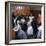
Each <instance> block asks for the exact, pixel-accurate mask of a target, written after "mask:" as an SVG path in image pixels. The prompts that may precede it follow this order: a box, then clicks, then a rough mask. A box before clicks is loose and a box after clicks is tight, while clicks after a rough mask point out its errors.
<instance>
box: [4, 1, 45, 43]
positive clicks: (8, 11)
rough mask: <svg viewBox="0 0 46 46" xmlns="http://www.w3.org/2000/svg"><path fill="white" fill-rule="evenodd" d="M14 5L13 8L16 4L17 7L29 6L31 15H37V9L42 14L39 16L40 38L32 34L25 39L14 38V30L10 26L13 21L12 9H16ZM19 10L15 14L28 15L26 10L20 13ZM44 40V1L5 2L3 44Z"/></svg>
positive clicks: (41, 41)
mask: <svg viewBox="0 0 46 46" xmlns="http://www.w3.org/2000/svg"><path fill="white" fill-rule="evenodd" d="M14 6H15V8H18V7H16V6H19V8H20V6H22V7H24V6H25V7H26V8H27V9H28V7H30V8H31V13H32V14H31V16H33V15H34V16H35V15H37V11H38V13H40V15H41V16H42V17H41V23H42V24H41V25H42V28H41V29H42V33H41V38H34V36H33V37H32V38H29V39H28V38H27V39H26V38H25V39H24V38H22V39H21V38H20V39H19V38H18V39H17V38H15V37H16V32H15V31H13V29H12V27H14V25H12V22H13V21H12V13H13V11H16V9H14ZM25 7H24V8H25ZM33 10H34V11H33ZM36 10H37V11H36ZM18 11H19V10H18ZM21 12H22V11H21ZM21 12H20V11H19V13H18V14H17V15H20V14H21V15H22V14H23V15H28V14H29V13H28V12H27V13H25V12H24V13H23V12H22V13H21ZM36 18H37V17H36ZM36 20H37V19H36ZM38 20H39V19H38ZM13 24H14V23H13ZM20 36H21V35H20ZM24 37H26V36H25V35H24ZM30 37H31V36H30ZM44 42H45V3H33V2H15V1H8V2H5V44H26V43H44Z"/></svg>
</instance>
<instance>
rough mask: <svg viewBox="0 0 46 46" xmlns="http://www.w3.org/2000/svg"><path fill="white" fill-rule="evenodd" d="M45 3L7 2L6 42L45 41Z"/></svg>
mask: <svg viewBox="0 0 46 46" xmlns="http://www.w3.org/2000/svg"><path fill="white" fill-rule="evenodd" d="M44 10H45V9H44V3H31V2H30V3H29V2H6V3H5V13H6V14H5V21H6V23H5V24H6V30H5V38H6V41H5V42H6V43H9V44H16V43H35V42H36V43H37V42H44V34H45V33H44V32H45V31H44V30H45V28H44V25H45V23H44Z"/></svg>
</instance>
